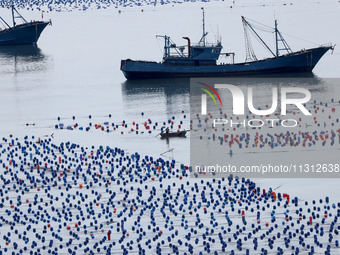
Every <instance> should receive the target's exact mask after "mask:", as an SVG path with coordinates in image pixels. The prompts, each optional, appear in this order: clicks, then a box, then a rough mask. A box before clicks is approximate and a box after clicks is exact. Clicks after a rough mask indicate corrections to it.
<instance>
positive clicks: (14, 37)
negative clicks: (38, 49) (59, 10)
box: [0, 4, 52, 46]
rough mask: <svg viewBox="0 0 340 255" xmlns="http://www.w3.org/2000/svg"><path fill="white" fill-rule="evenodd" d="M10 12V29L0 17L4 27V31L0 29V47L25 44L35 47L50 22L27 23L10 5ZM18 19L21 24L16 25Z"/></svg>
mask: <svg viewBox="0 0 340 255" xmlns="http://www.w3.org/2000/svg"><path fill="white" fill-rule="evenodd" d="M11 10H12V19H13V26H12V27H11V26H10V25H9V24H8V23H7V22H6V21H5V20H4V19H3V18H2V17H0V20H1V21H2V23H3V24H4V26H5V29H3V30H1V29H0V46H3V45H25V44H32V45H35V44H36V43H37V41H38V39H39V37H40V34H41V33H42V31H43V30H44V29H45V27H46V26H47V25H49V24H50V25H51V24H52V22H51V21H31V22H27V21H26V20H25V18H24V17H23V16H22V15H21V14H20V13H19V12H18V11H17V9H16V8H15V7H14V5H13V4H12V5H11ZM18 19H19V20H21V21H22V24H18V25H17V23H16V20H18Z"/></svg>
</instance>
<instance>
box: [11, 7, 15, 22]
mask: <svg viewBox="0 0 340 255" xmlns="http://www.w3.org/2000/svg"><path fill="white" fill-rule="evenodd" d="M11 8H12V19H13V27H15V17H14V4H13V1H12V5H11Z"/></svg>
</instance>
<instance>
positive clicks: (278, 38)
mask: <svg viewBox="0 0 340 255" xmlns="http://www.w3.org/2000/svg"><path fill="white" fill-rule="evenodd" d="M275 41H276V57H278V56H279V54H280V50H285V51H287V53H290V54H291V53H293V51H292V50H291V48H290V47H289V45H288V43H287V42H286V40H285V39H284V38H283V36H282V35H281V33H280V31H279V30H278V29H277V20H275ZM279 41H281V43H282V46H283V48H282V49H279Z"/></svg>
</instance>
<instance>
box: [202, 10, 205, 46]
mask: <svg viewBox="0 0 340 255" xmlns="http://www.w3.org/2000/svg"><path fill="white" fill-rule="evenodd" d="M202 11H203V20H202V22H203V46H205V13H204V8H203V7H202Z"/></svg>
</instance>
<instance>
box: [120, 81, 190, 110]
mask: <svg viewBox="0 0 340 255" xmlns="http://www.w3.org/2000/svg"><path fill="white" fill-rule="evenodd" d="M189 95H190V79H157V80H127V81H125V82H123V83H122V96H123V102H124V104H125V106H126V109H129V111H131V113H133V111H135V112H141V111H147V112H153V114H157V112H158V113H159V115H164V114H166V115H167V116H170V117H171V116H172V115H176V114H178V113H181V112H182V111H184V112H189V98H190V97H189Z"/></svg>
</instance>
